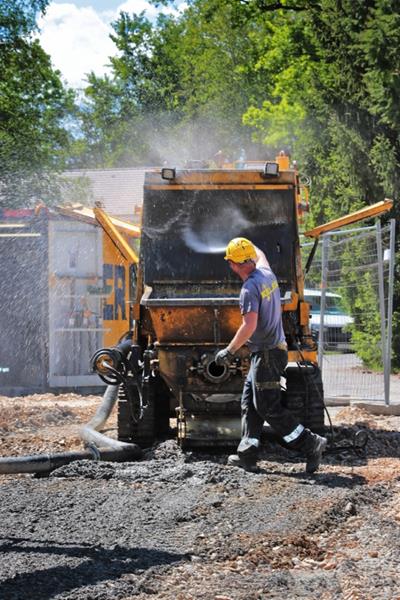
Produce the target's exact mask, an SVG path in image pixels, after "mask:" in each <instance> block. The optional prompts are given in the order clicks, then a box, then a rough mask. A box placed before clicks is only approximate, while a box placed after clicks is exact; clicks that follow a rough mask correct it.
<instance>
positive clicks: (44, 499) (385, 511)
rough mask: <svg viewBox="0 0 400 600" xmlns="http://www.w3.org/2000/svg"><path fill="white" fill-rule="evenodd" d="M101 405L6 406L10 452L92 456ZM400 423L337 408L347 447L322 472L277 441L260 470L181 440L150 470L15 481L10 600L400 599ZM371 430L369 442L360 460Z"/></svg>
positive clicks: (115, 469)
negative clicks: (86, 427) (358, 442)
mask: <svg viewBox="0 0 400 600" xmlns="http://www.w3.org/2000/svg"><path fill="white" fill-rule="evenodd" d="M98 401H99V399H98V398H96V397H91V398H86V399H85V398H83V397H79V396H75V395H68V396H57V397H53V396H51V395H49V396H47V397H40V396H35V397H27V398H19V399H9V398H0V408H1V409H2V418H1V420H0V433H1V440H2V444H1V447H0V453H1V455H3V456H4V455H10V454H13V455H17V454H19V455H22V454H27V453H32V452H36V451H37V449H38V448H42V451H46V452H56V451H59V450H60V449H62V450H71V449H77V448H78V447H82V445H81V443H80V441H79V436H78V430H79V427H80V426H81V425H82V424H83V423H85V422H87V421H88V420H89V419H90V417H91V415H92V414H93V413H94V411H95V409H96V402H98ZM399 425H400V418H399V417H373V416H371V415H369V414H368V413H366V412H365V411H363V410H360V409H350V408H346V409H343V410H341V411H339V412H337V411H336V414H335V416H334V419H333V434H334V444H335V445H336V447H339V448H338V450H337V451H336V452H335V453H332V454H327V455H326V456H325V457H324V461H323V465H322V468H321V470H320V471H319V472H318V473H316V474H315V475H314V476H309V475H306V474H305V473H304V463H303V462H302V459H301V457H299V456H295V455H293V454H291V453H289V452H288V451H287V450H286V449H285V448H282V447H280V446H276V445H271V444H269V443H267V445H266V447H265V449H264V451H263V455H262V460H261V462H260V466H261V471H260V473H257V474H253V473H247V472H244V471H241V470H239V469H237V468H235V467H231V466H228V465H226V464H225V463H226V455H224V454H220V453H219V454H216V455H212V454H204V453H203V454H201V453H199V452H194V451H185V452H183V451H182V450H181V449H180V448H179V447H178V445H177V444H176V442H175V441H174V440H167V441H165V442H161V443H159V444H157V445H156V446H154V447H153V448H151V449H149V450H148V451H147V452H146V453H145V457H144V459H143V460H142V461H140V462H131V463H101V462H94V461H79V462H75V463H71V464H69V465H67V466H64V467H62V468H60V469H57V470H55V471H53V472H52V473H51V474H50V476H48V477H44V478H43V477H40V478H39V477H35V476H31V475H29V476H27V475H17V476H2V477H0V494H1V502H0V528H1V538H0V550H1V552H2V560H1V561H0V590H1V593H0V597H1V598H4V599H5V600H22V599H26V598H29V599H30V600H38V599H40V600H44V599H50V598H51V599H55V600H61V599H63V600H67V599H68V600H111V599H113V600H133V599H135V600H145V599H149V598H159V599H160V600H263V599H264V598H265V599H267V598H268V599H269V598H273V599H279V600H282V598H285V600H286V599H288V600H292V599H293V600H294V599H299V598H304V599H307V600H311V599H314V598H315V599H318V600H331V599H332V600H336V599H341V598H343V599H346V600H347V599H351V600H358V599H360V600H364V599H365V600H368V599H371V600H377V599H387V600H392V599H396V598H397V599H398V600H399V599H400V591H399V590H400V575H399V572H400V569H399V567H400V528H399V525H400V508H399V507H400V469H399V466H400V459H399V457H400V433H399ZM358 431H366V432H367V433H368V439H367V443H366V447H365V448H359V449H358V450H357V451H355V450H354V448H352V447H351V445H352V442H353V440H354V435H355V433H356V432H358ZM108 434H109V435H115V416H113V417H112V419H111V421H110V431H108Z"/></svg>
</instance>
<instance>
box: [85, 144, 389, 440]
mask: <svg viewBox="0 0 400 600" xmlns="http://www.w3.org/2000/svg"><path fill="white" fill-rule="evenodd" d="M229 167H230V168H229ZM234 167H235V165H230V166H229V165H228V168H227V166H226V165H225V166H224V168H219V169H207V168H183V169H176V168H172V167H171V168H169V167H164V168H162V169H159V170H153V171H149V172H148V173H147V174H146V177H145V182H144V195H143V212H142V223H141V235H140V252H139V255H138V256H137V255H136V253H135V252H134V251H133V250H132V248H130V246H129V244H128V243H127V241H126V239H124V238H123V236H122V235H121V233H120V232H119V231H118V229H117V228H115V227H114V226H113V225H112V223H111V220H110V219H109V217H108V216H107V215H106V214H105V213H104V212H103V211H102V210H101V209H100V208H97V209H95V213H96V217H97V219H98V221H99V222H100V224H101V225H102V226H103V228H104V230H105V231H106V233H107V234H108V236H109V238H110V240H111V241H112V243H113V247H114V250H115V252H116V253H118V254H119V257H120V262H121V263H123V264H124V266H125V267H126V269H127V272H129V285H127V286H126V293H127V296H128V297H127V298H126V302H127V307H128V308H129V310H127V311H126V314H124V317H125V322H129V327H128V330H127V331H126V332H125V333H124V335H122V336H121V337H120V339H119V340H118V339H117V338H115V340H114V341H113V342H112V343H111V344H110V345H107V347H105V348H102V349H100V350H98V351H97V352H96V353H95V355H94V356H93V358H92V361H91V364H92V369H93V371H95V372H97V373H98V374H99V375H100V377H101V378H102V380H103V381H104V382H105V383H107V384H108V385H116V386H119V399H118V437H119V439H120V440H122V441H126V442H136V443H138V444H140V445H142V446H148V445H150V444H152V443H153V442H154V441H155V440H156V439H159V438H162V437H164V436H176V437H177V439H178V441H179V443H180V444H181V445H182V446H206V447H210V446H211V447H216V446H226V445H229V444H232V443H237V442H238V441H239V439H240V397H241V391H242V388H243V383H244V379H245V377H246V375H247V373H248V369H249V363H250V356H249V351H248V349H247V347H242V348H241V349H240V350H239V352H238V353H237V354H236V355H235V356H234V357H233V358H232V360H231V362H230V364H228V365H223V366H220V365H217V364H216V362H215V354H216V353H217V351H218V350H220V349H221V348H224V347H225V346H227V344H228V343H229V342H230V340H231V339H232V337H233V336H234V334H235V332H236V330H237V328H238V327H239V325H240V323H241V314H240V310H239V302H238V299H239V292H240V287H241V282H240V281H239V280H238V279H237V278H236V277H235V275H234V274H233V273H232V272H231V270H230V269H229V267H228V265H227V263H226V261H224V260H223V256H224V251H225V247H226V245H227V243H228V242H229V240H230V239H232V238H234V237H245V238H248V239H250V240H251V241H252V242H253V243H254V244H255V245H256V246H258V247H259V248H260V249H261V250H262V251H263V252H264V253H265V254H266V256H267V258H268V260H269V263H270V265H271V268H272V270H273V272H274V273H275V274H276V277H277V279H278V283H279V288H280V294H281V306H282V317H283V326H284V331H285V335H286V340H287V344H288V349H289V362H288V367H287V369H286V371H285V373H283V374H282V379H281V382H282V398H283V402H284V404H285V405H286V407H287V408H288V409H289V410H290V411H292V412H293V413H294V415H295V416H296V418H297V419H298V420H299V421H300V422H302V423H303V424H304V425H305V426H306V427H309V428H310V429H311V430H313V431H315V432H321V431H323V430H324V403H323V386H322V379H321V372H320V369H319V367H318V358H317V345H316V343H315V341H314V339H313V337H312V335H311V330H310V311H309V304H308V303H307V302H305V300H304V272H303V267H302V261H301V255H300V243H299V223H300V222H301V220H302V217H303V212H304V210H306V209H307V206H306V205H307V194H306V190H305V189H304V186H302V183H301V181H300V178H299V173H298V171H297V169H296V168H295V167H291V166H290V165H289V158H288V157H287V156H285V155H284V154H283V153H282V154H281V155H280V156H279V157H278V158H277V159H276V160H275V161H270V162H266V163H264V162H263V163H246V164H241V165H240V167H241V168H234ZM383 204H384V203H378V204H377V205H374V207H375V208H374V209H373V212H372V213H369V214H370V215H374V214H378V213H379V212H382V210H383V208H382V205H383ZM369 209H371V207H369ZM364 210H367V209H364ZM385 210H387V206H386V208H385ZM361 213H362V211H358V213H355V215H356V216H354V215H350V216H348V217H347V221H346V223H350V222H354V221H355V220H360V219H361V218H364V216H363V215H362V214H361ZM369 214H367V215H365V216H369ZM339 221H340V220H339ZM339 221H338V222H333V223H330V224H328V225H327V226H325V229H323V230H320V228H316V229H314V230H311V231H309V232H307V233H308V235H309V236H310V237H314V238H315V239H316V240H318V236H319V235H320V233H321V232H323V231H326V230H327V229H326V227H328V228H331V229H334V228H335V227H336V224H337V223H339ZM346 223H342V222H340V223H339V224H340V225H341V224H346ZM323 227H324V226H323ZM312 256H313V252H312V253H311V258H310V260H312ZM117 317H118V315H117ZM116 320H118V319H117V318H116ZM108 339H110V335H108Z"/></svg>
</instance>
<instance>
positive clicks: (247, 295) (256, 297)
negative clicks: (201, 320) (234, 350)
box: [239, 267, 285, 352]
mask: <svg viewBox="0 0 400 600" xmlns="http://www.w3.org/2000/svg"><path fill="white" fill-rule="evenodd" d="M239 304H240V312H241V313H242V315H246V314H247V313H249V312H256V313H258V322H257V328H256V330H255V332H254V333H253V335H252V336H251V338H250V339H249V340H248V345H249V347H250V350H251V351H252V352H257V351H258V350H263V349H271V348H275V346H277V345H278V344H279V343H280V342H284V341H285V334H284V332H283V326H282V315H281V295H280V291H279V286H278V281H277V279H276V277H275V275H274V274H273V272H272V271H271V269H269V268H267V267H259V268H257V269H254V271H253V272H252V273H251V274H250V276H249V277H248V278H247V279H246V281H245V282H244V283H243V285H242V289H241V291H240V298H239Z"/></svg>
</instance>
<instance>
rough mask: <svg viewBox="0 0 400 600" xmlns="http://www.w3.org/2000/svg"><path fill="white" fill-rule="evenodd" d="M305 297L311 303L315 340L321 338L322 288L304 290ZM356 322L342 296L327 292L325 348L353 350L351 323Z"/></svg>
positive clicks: (312, 330) (324, 325)
mask: <svg viewBox="0 0 400 600" xmlns="http://www.w3.org/2000/svg"><path fill="white" fill-rule="evenodd" d="M304 299H305V301H306V302H308V303H309V304H310V316H311V332H312V334H313V337H314V339H315V340H317V341H318V339H319V330H320V319H321V290H310V289H305V290H304ZM352 323H354V319H353V317H351V316H350V315H348V314H347V313H346V311H345V310H344V309H343V306H342V297H341V296H340V295H339V294H334V293H333V292H326V295H325V313H324V324H323V327H324V332H323V333H324V335H323V344H324V349H325V350H343V351H347V352H348V351H351V333H350V331H349V327H348V326H349V325H351V324H352Z"/></svg>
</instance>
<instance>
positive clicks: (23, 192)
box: [0, 0, 73, 207]
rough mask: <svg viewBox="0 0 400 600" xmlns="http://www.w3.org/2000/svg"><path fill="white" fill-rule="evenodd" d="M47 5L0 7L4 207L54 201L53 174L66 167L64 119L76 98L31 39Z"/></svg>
mask: <svg viewBox="0 0 400 600" xmlns="http://www.w3.org/2000/svg"><path fill="white" fill-rule="evenodd" d="M46 4H47V3H46V2H44V1H43V2H39V1H37V2H30V3H28V2H22V1H18V0H16V1H15V2H11V0H9V1H7V2H5V3H2V5H1V9H0V18H1V24H2V27H1V33H2V40H3V43H1V44H0V71H1V75H2V76H1V80H0V189H1V203H2V205H3V206H8V207H13V206H29V205H32V204H33V203H35V202H36V201H37V200H45V201H47V202H51V201H55V200H56V193H57V189H58V186H57V181H56V177H55V175H54V171H55V170H57V169H58V168H60V167H62V165H63V162H64V154H65V149H66V147H67V144H68V140H69V136H68V134H67V132H66V129H65V127H64V123H63V120H64V118H65V117H66V115H67V114H68V112H69V111H70V110H71V108H72V105H73V96H72V93H71V92H66V91H65V90H64V88H63V85H62V83H61V80H60V76H59V73H58V72H56V71H54V70H53V69H52V66H51V63H50V59H49V57H48V55H47V54H46V53H45V52H44V51H43V49H42V48H41V46H40V44H39V42H38V41H37V40H33V39H32V38H31V37H29V35H28V33H29V31H30V29H31V28H32V27H33V26H34V22H35V16H36V10H39V9H41V10H43V9H44V7H45V6H46Z"/></svg>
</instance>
